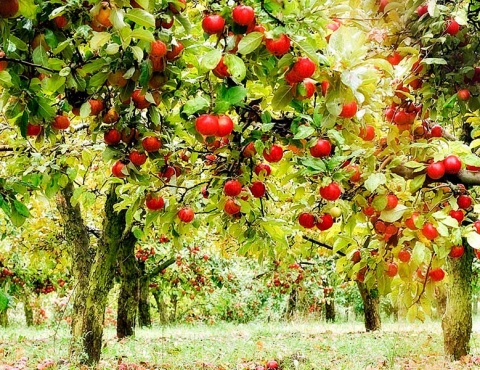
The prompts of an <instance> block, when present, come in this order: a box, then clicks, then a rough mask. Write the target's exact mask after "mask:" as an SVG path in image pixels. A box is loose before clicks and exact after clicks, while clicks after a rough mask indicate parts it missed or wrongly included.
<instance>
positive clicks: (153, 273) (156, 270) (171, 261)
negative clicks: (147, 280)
mask: <svg viewBox="0 0 480 370" xmlns="http://www.w3.org/2000/svg"><path fill="white" fill-rule="evenodd" d="M174 263H175V258H169V259H168V260H166V261H165V262H163V263H161V264H160V265H158V266H157V267H155V268H154V269H153V270H152V271H150V272H149V273H148V276H150V277H153V276H156V275H158V274H159V273H160V272H162V270H165V269H166V268H167V267H168V266H170V265H173V264H174Z"/></svg>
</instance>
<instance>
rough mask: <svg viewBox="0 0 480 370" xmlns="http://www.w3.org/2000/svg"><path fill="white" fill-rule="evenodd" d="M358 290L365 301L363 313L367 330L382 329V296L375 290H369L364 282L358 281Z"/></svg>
mask: <svg viewBox="0 0 480 370" xmlns="http://www.w3.org/2000/svg"><path fill="white" fill-rule="evenodd" d="M357 286H358V290H359V291H360V295H361V297H362V301H363V313H364V317H365V329H366V330H367V331H376V330H380V328H381V327H382V322H381V320H380V298H379V296H378V293H377V292H376V291H375V290H369V289H368V288H367V286H366V285H365V284H364V283H361V282H359V281H357Z"/></svg>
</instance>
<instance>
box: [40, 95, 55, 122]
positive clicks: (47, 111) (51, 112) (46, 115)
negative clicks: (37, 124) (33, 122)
mask: <svg viewBox="0 0 480 370" xmlns="http://www.w3.org/2000/svg"><path fill="white" fill-rule="evenodd" d="M37 104H38V113H39V114H40V116H42V118H43V119H45V120H46V121H47V122H51V121H52V120H53V118H54V117H55V114H56V110H55V107H53V106H52V104H51V103H50V102H49V101H47V100H46V99H45V98H43V97H41V96H37Z"/></svg>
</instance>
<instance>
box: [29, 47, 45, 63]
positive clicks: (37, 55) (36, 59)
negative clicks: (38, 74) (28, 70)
mask: <svg viewBox="0 0 480 370" xmlns="http://www.w3.org/2000/svg"><path fill="white" fill-rule="evenodd" d="M32 59H33V63H35V64H39V65H41V66H44V67H48V54H47V52H46V51H45V49H44V48H43V47H38V48H36V49H35V50H34V51H33V54H32Z"/></svg>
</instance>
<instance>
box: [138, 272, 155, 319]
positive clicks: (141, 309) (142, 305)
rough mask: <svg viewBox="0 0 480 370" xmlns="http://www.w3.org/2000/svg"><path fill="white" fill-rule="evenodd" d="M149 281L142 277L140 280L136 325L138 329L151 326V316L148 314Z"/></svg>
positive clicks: (144, 276)
mask: <svg viewBox="0 0 480 370" xmlns="http://www.w3.org/2000/svg"><path fill="white" fill-rule="evenodd" d="M149 285H150V279H149V278H148V276H146V275H143V276H142V277H141V278H140V284H139V289H140V299H139V301H138V325H139V326H140V327H145V326H147V327H150V326H152V315H151V314H150V287H149Z"/></svg>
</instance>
